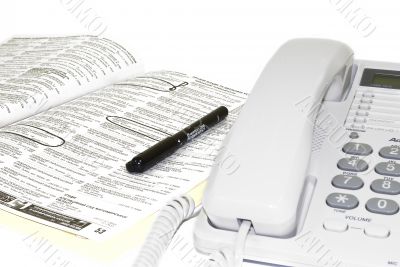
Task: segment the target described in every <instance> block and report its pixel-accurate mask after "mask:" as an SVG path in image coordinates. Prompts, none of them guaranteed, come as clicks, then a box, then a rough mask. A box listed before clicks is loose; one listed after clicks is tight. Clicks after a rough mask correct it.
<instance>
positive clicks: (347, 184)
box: [332, 175, 364, 190]
mask: <svg viewBox="0 0 400 267" xmlns="http://www.w3.org/2000/svg"><path fill="white" fill-rule="evenodd" d="M332 185H333V186H334V187H337V188H342V189H349V190H357V189H360V188H362V187H363V186H364V182H363V181H362V180H361V178H360V177H358V176H352V175H336V176H335V177H334V178H333V180H332Z"/></svg>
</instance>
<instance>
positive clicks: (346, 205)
mask: <svg viewBox="0 0 400 267" xmlns="http://www.w3.org/2000/svg"><path fill="white" fill-rule="evenodd" d="M326 204H328V206H330V207H332V208H338V209H346V210H351V209H354V208H356V207H357V206H358V199H357V198H356V197H355V196H353V195H350V194H341V193H332V194H330V195H329V196H328V197H327V198H326Z"/></svg>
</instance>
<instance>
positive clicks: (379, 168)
mask: <svg viewBox="0 0 400 267" xmlns="http://www.w3.org/2000/svg"><path fill="white" fill-rule="evenodd" d="M375 171H376V172H377V173H379V174H380V175H389V176H395V177H400V164H397V163H395V162H381V163H378V164H377V165H376V166H375Z"/></svg>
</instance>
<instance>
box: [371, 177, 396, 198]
mask: <svg viewBox="0 0 400 267" xmlns="http://www.w3.org/2000/svg"><path fill="white" fill-rule="evenodd" d="M371 190H372V191H374V192H375V193H379V194H387V195H398V194H400V183H399V182H396V181H389V180H384V179H378V180H375V181H373V182H372V184H371Z"/></svg>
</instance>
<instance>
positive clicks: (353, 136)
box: [349, 132, 360, 139]
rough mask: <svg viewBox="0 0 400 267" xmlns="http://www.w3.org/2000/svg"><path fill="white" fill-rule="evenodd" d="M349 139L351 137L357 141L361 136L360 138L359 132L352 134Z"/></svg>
mask: <svg viewBox="0 0 400 267" xmlns="http://www.w3.org/2000/svg"><path fill="white" fill-rule="evenodd" d="M349 137H350V138H351V139H357V138H358V137H360V136H359V134H358V133H357V132H351V133H350V135H349Z"/></svg>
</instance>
